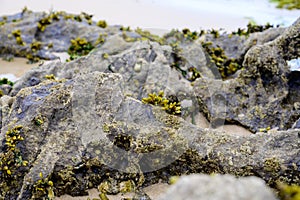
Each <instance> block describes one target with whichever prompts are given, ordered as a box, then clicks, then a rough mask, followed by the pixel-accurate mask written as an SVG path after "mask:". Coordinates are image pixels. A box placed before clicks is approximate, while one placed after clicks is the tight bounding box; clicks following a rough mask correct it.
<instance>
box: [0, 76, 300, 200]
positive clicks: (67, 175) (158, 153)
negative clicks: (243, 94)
mask: <svg viewBox="0 0 300 200" xmlns="http://www.w3.org/2000/svg"><path fill="white" fill-rule="evenodd" d="M124 82H125V80H124V79H123V77H122V76H121V75H119V74H113V73H100V72H93V73H86V74H85V73H82V74H80V76H76V77H74V78H73V79H72V80H61V81H45V82H43V83H41V84H39V85H37V86H34V87H27V88H24V89H22V90H21V91H20V92H19V93H18V94H17V95H16V97H15V98H16V99H15V101H14V103H13V104H12V107H11V111H10V113H9V116H8V117H7V118H6V120H5V121H4V122H3V127H2V133H1V138H2V141H4V142H6V141H8V136H7V135H5V133H7V131H9V130H10V129H11V127H20V126H21V128H19V129H18V130H19V131H20V134H21V135H22V137H23V138H24V140H22V141H19V142H18V144H17V147H18V148H19V151H20V152H19V153H20V154H19V156H21V158H22V160H23V161H27V162H28V165H26V166H24V167H17V165H14V166H10V167H11V169H10V170H11V173H12V174H14V175H15V176H13V177H12V178H14V181H16V182H18V183H19V185H20V187H15V188H14V189H13V190H12V189H10V190H9V191H6V193H4V194H5V197H10V198H16V197H17V196H18V198H20V199H27V198H30V197H32V195H33V196H34V197H36V196H38V195H39V193H38V192H36V188H37V187H42V189H44V190H45V191H48V190H50V189H49V188H51V191H54V193H55V194H56V195H62V194H65V193H67V194H72V195H83V194H85V193H86V189H88V188H92V187H97V186H98V185H99V184H100V183H101V182H103V181H106V180H108V179H111V178H112V179H114V180H115V181H116V182H117V183H121V182H123V181H127V180H128V179H130V180H132V181H133V184H134V185H135V187H141V186H142V185H149V184H151V183H153V182H156V181H158V180H159V179H162V180H167V179H168V178H169V177H170V176H171V175H174V174H178V173H179V174H184V173H187V172H189V173H198V172H206V173H212V172H219V173H229V174H234V175H238V176H246V175H257V176H259V177H261V178H263V179H264V180H265V181H266V182H267V183H269V184H273V183H275V181H276V180H279V179H280V180H285V181H287V182H291V183H297V182H298V181H299V143H298V137H299V136H298V135H299V133H298V131H288V132H277V133H273V134H267V133H264V134H257V135H253V136H248V137H239V136H230V135H225V134H222V133H218V132H215V131H212V130H203V129H200V128H197V127H195V126H193V125H192V124H190V123H188V122H186V121H185V120H183V119H181V118H180V117H177V116H174V115H169V114H167V113H165V112H164V111H163V110H162V109H161V108H160V107H157V106H150V105H145V104H143V103H142V102H141V101H139V100H137V99H135V98H132V97H130V96H126V90H125V88H124ZM4 147H5V146H4ZM8 152H9V149H8V148H4V149H2V155H4V158H5V156H6V155H7V154H8ZM187 161H188V162H187ZM297 166H298V167H297ZM4 174H5V173H4ZM4 174H3V175H4ZM40 174H42V177H41V175H40ZM46 177H47V181H48V182H49V181H52V182H53V184H54V185H53V186H51V185H49V184H48V185H47V184H44V185H42V186H39V185H38V183H39V182H41V180H42V181H45V178H46ZM1 178H2V180H1V181H3V182H5V181H7V180H6V179H5V178H4V177H1ZM8 180H9V179H8ZM43 187H44V188H43ZM16 194H19V195H17V196H16ZM46 194H48V195H49V193H47V192H46Z"/></svg>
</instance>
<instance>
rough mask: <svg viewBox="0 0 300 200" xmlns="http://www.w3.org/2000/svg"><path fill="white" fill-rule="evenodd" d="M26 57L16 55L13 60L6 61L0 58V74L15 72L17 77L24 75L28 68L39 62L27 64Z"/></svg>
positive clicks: (35, 65)
mask: <svg viewBox="0 0 300 200" xmlns="http://www.w3.org/2000/svg"><path fill="white" fill-rule="evenodd" d="M27 61H28V60H27V59H26V58H17V57H15V58H14V60H13V61H10V62H8V61H5V60H2V58H1V59H0V74H13V75H15V76H16V77H17V78H19V77H21V76H22V75H24V74H25V73H26V72H27V71H28V70H30V69H31V68H33V67H37V66H38V65H39V63H34V64H27Z"/></svg>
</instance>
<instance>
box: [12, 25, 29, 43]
mask: <svg viewBox="0 0 300 200" xmlns="http://www.w3.org/2000/svg"><path fill="white" fill-rule="evenodd" d="M12 35H13V36H14V37H15V38H16V42H17V44H18V45H21V46H25V45H26V43H25V42H24V41H23V39H22V37H21V31H20V29H17V30H14V31H12Z"/></svg>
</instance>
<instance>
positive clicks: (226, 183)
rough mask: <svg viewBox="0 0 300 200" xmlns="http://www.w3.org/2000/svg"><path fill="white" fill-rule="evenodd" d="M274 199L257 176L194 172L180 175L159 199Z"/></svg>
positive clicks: (272, 194)
mask: <svg viewBox="0 0 300 200" xmlns="http://www.w3.org/2000/svg"><path fill="white" fill-rule="evenodd" d="M169 199H173V200H184V199H188V200H206V199H210V200H220V199H228V200H275V199H277V198H276V197H275V195H274V193H272V191H271V190H270V188H268V187H267V186H266V185H265V183H264V182H263V181H262V180H261V179H259V178H257V177H253V176H252V177H243V178H236V177H234V176H231V175H219V174H216V175H204V174H195V175H189V176H183V177H180V178H179V180H178V181H177V182H176V183H175V184H174V185H173V186H171V188H169V189H168V191H167V193H166V194H164V195H163V197H161V198H160V200H169Z"/></svg>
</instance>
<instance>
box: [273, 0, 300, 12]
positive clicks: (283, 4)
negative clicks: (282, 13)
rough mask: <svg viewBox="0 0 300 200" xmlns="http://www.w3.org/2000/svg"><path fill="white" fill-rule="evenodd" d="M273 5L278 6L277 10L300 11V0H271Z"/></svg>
mask: <svg viewBox="0 0 300 200" xmlns="http://www.w3.org/2000/svg"><path fill="white" fill-rule="evenodd" d="M270 2H272V3H276V4H277V8H283V9H288V10H293V9H300V1H299V0H270Z"/></svg>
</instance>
